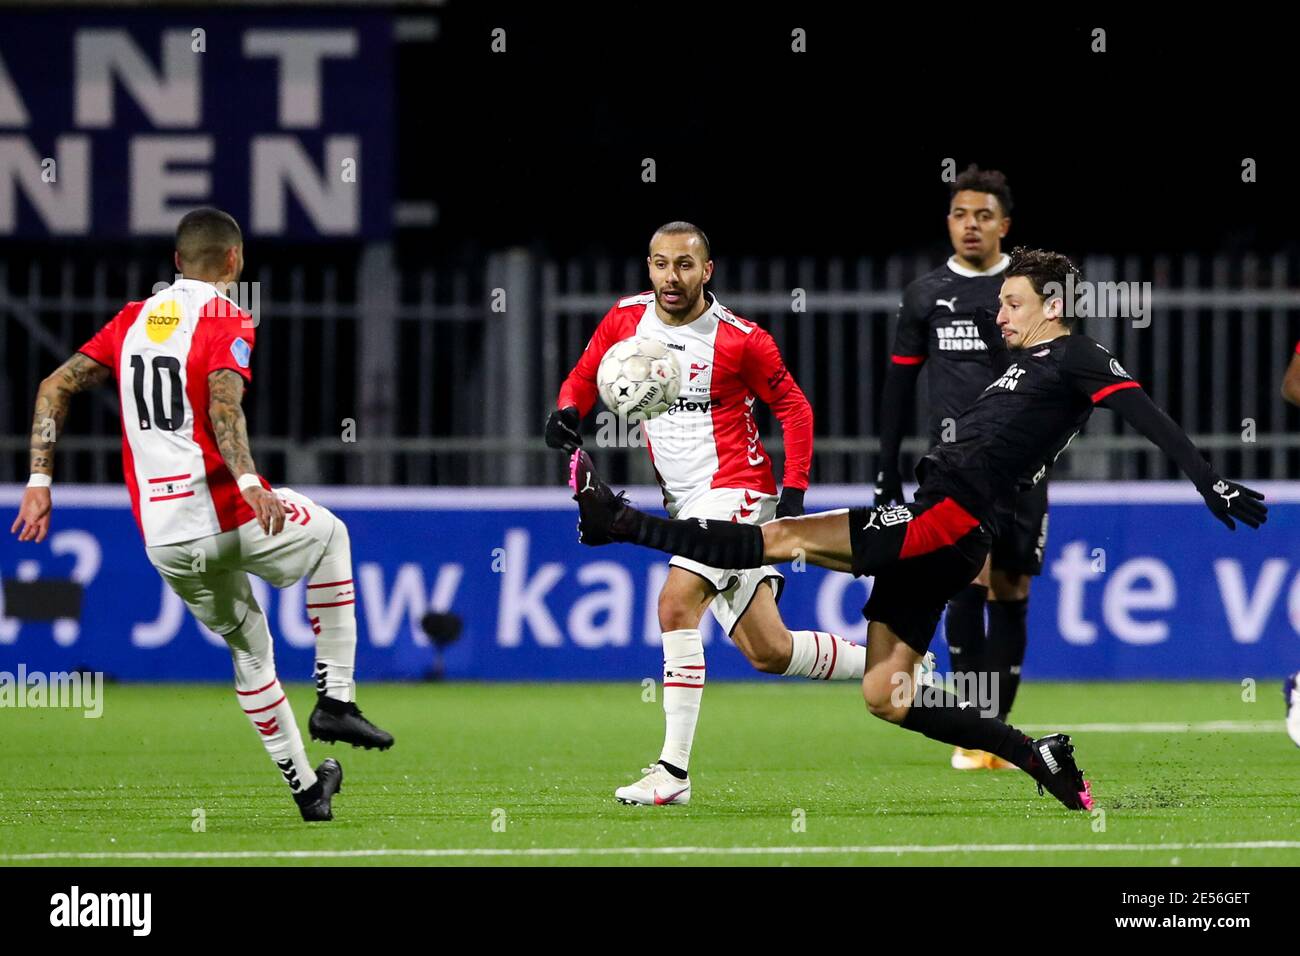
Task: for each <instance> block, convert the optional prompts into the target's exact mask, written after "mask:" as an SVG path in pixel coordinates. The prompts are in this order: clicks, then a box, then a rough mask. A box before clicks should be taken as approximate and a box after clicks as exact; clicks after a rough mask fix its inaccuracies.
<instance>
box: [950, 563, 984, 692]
mask: <svg viewBox="0 0 1300 956" xmlns="http://www.w3.org/2000/svg"><path fill="white" fill-rule="evenodd" d="M988 597H989V589H988V588H986V587H984V586H983V585H982V584H968V585H966V586H965V587H964V588H962V589H961V590H960V591H958V592H957V593H956V594H954V595H953V596H952V597H951V598H949V600H948V616H947V618H945V620H944V624H943V627H944V633H945V634H946V635H947V636H948V657H949V658H950V659H951V660H952V669H953V673H956V674H978V673H979V672H980V671H981V670H983V669H984V606H985V605H986V604H987V603H988Z"/></svg>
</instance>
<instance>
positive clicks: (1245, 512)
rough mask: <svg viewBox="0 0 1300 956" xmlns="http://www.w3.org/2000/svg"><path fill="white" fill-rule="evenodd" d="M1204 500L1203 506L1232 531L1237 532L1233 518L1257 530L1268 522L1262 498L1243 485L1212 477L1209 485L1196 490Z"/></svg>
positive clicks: (1266, 510) (1256, 492)
mask: <svg viewBox="0 0 1300 956" xmlns="http://www.w3.org/2000/svg"><path fill="white" fill-rule="evenodd" d="M1196 490H1197V491H1199V492H1200V493H1201V497H1202V498H1204V499H1205V504H1206V505H1207V506H1208V507H1209V509H1210V510H1211V511H1212V512H1214V517H1216V518H1218V519H1219V520H1220V521H1222V522H1223V523H1224V524H1226V525H1227V526H1228V528H1229V529H1230V530H1232V531H1236V530H1237V525H1236V523H1235V522H1234V521H1233V519H1234V518H1235V519H1236V520H1237V521H1240V522H1241V523H1242V524H1245V525H1249V526H1250V527H1252V528H1258V527H1259V526H1260V525H1262V524H1263V523H1264V522H1265V521H1267V520H1268V507H1267V506H1266V505H1265V504H1264V496H1263V495H1262V494H1260V493H1259V492H1258V491H1253V490H1251V489H1250V488H1247V487H1246V486H1245V485H1239V484H1237V483H1236V482H1235V481H1228V480H1226V479H1224V478H1220V477H1218V476H1217V475H1216V476H1214V480H1213V481H1212V482H1210V483H1209V484H1207V485H1205V486H1203V487H1198V488H1197V489H1196Z"/></svg>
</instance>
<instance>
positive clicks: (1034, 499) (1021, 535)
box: [993, 478, 1047, 577]
mask: <svg viewBox="0 0 1300 956" xmlns="http://www.w3.org/2000/svg"><path fill="white" fill-rule="evenodd" d="M1046 548H1047V479H1046V478H1044V479H1043V480H1042V481H1040V482H1039V483H1038V484H1036V485H1034V487H1032V488H1029V489H1027V490H1025V491H1022V492H1020V493H1019V494H1017V495H1016V498H1015V510H1014V513H1013V512H1012V510H1011V509H1010V508H1008V509H1007V510H1006V511H1005V512H1000V513H999V514H998V533H997V535H996V536H995V537H994V538H993V567H995V568H997V569H998V570H999V571H1006V572H1009V573H1011V574H1028V575H1031V576H1034V577H1037V576H1038V575H1039V574H1041V573H1042V571H1043V552H1044V551H1045V550H1046Z"/></svg>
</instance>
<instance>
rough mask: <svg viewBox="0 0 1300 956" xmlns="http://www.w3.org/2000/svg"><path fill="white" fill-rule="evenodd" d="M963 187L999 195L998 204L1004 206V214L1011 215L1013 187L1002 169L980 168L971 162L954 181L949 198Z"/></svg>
mask: <svg viewBox="0 0 1300 956" xmlns="http://www.w3.org/2000/svg"><path fill="white" fill-rule="evenodd" d="M963 189H969V190H971V191H972V192H977V193H991V194H992V195H994V196H996V197H997V200H998V205H999V206H1001V207H1002V215H1004V216H1009V215H1011V187H1010V186H1008V185H1007V177H1006V176H1005V175H1004V174H1003V173H1002V171H1001V170H997V169H980V168H979V167H978V166H977V165H975V164H974V163H971V164H970V165H969V166H967V167H966V169H965V170H964V171H963V172H962V173H961V174H960V175H959V176H958V177H957V179H956V180H955V181H954V182H953V184H952V188H951V189H950V190H949V193H948V198H949V200H951V199H952V197H953V196H955V195H957V194H958V193H959V192H961V191H962V190H963Z"/></svg>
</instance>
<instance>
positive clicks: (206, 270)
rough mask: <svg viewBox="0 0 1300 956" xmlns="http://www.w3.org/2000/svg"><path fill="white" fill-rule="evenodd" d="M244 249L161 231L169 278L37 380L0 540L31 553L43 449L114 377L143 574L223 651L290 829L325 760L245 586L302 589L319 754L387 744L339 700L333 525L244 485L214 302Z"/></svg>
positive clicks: (205, 217) (235, 351)
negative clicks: (24, 480) (282, 677)
mask: <svg viewBox="0 0 1300 956" xmlns="http://www.w3.org/2000/svg"><path fill="white" fill-rule="evenodd" d="M243 265H244V247H243V239H242V236H241V234H240V231H239V226H238V224H237V223H236V222H235V220H234V219H233V218H231V217H230V216H229V215H227V214H226V213H224V212H221V211H220V210H216V209H198V210H195V211H194V212H191V213H189V214H188V215H186V216H185V217H184V218H183V219H182V220H181V222H180V225H179V227H178V228H177V232H176V268H177V269H178V270H180V273H181V276H182V278H180V279H178V280H177V281H176V282H175V283H173V284H172V285H171V286H169V287H168V288H166V289H164V290H162V291H161V292H158V293H157V294H155V295H153V296H151V297H150V298H148V299H146V300H145V301H143V302H131V303H129V304H128V305H127V306H126V308H124V309H123V310H122V311H121V312H119V313H118V314H117V316H116V317H115V318H114V319H113V320H112V321H111V322H109V323H108V324H107V325H105V326H104V327H103V328H102V329H100V331H99V332H98V333H97V334H96V335H95V336H94V337H93V338H91V340H90V341H89V342H87V343H86V344H85V345H83V346H82V347H81V348H80V349H79V350H78V351H77V352H76V354H74V355H73V356H72V357H71V358H69V359H68V360H67V361H66V362H65V363H64V364H63V365H62V366H61V367H60V368H58V369H57V370H56V371H55V372H54V373H53V374H52V375H50V376H49V377H48V378H47V379H45V380H44V381H43V382H42V383H41V386H40V390H39V391H38V393H37V396H36V414H35V418H34V420H33V425H32V446H31V478H30V480H29V481H28V487H27V490H26V492H25V493H24V495H23V500H22V503H21V505H20V507H19V512H18V517H17V519H16V520H15V521H14V524H13V528H12V529H11V530H12V531H16V532H18V537H19V540H20V541H35V542H40V541H43V540H44V539H45V536H46V534H47V533H48V530H49V525H50V512H51V507H52V502H51V495H50V487H51V484H52V481H53V475H54V456H53V449H54V442H55V440H56V438H57V437H58V432H59V431H60V430H61V429H62V427H63V422H64V419H65V418H66V416H67V410H68V404H69V402H70V400H71V398H72V396H73V395H75V394H76V393H77V392H80V391H84V390H85V389H88V388H92V387H94V386H96V385H99V384H101V383H103V382H106V381H108V379H109V378H110V377H113V376H116V377H117V381H118V392H119V397H120V399H121V403H122V463H123V470H124V472H125V478H126V487H127V491H128V492H129V494H130V496H131V507H132V510H133V511H134V512H135V518H136V522H137V523H138V524H139V526H140V532H141V534H142V535H143V536H144V543H145V550H146V552H147V554H148V556H149V560H150V562H152V564H153V565H154V567H155V568H157V570H158V573H159V574H160V575H161V576H162V578H163V580H165V581H166V582H167V583H168V585H170V586H171V588H172V590H174V591H175V592H176V593H177V594H178V595H180V597H181V598H182V599H183V600H184V601H185V603H186V604H187V605H188V606H189V608H190V610H191V611H192V612H193V613H194V616H195V617H196V618H198V619H199V620H200V621H201V622H202V623H204V624H205V625H207V626H208V627H209V628H211V629H212V630H213V631H215V632H216V633H217V634H220V635H221V636H222V637H224V638H225V640H226V642H227V643H228V644H229V645H230V652H231V655H232V657H233V659H234V666H235V692H236V695H237V698H238V701H239V705H240V708H241V709H242V710H243V711H244V713H245V714H247V715H248V718H249V720H250V721H251V723H252V725H253V728H254V729H255V730H256V731H257V732H258V735H259V736H260V737H261V740H262V743H263V745H264V746H265V747H266V750H267V752H268V753H269V754H270V755H271V759H272V760H274V761H275V764H276V766H277V767H278V768H279V769H280V772H281V773H282V775H283V776H284V779H285V781H286V782H287V783H288V784H289V787H290V790H291V791H292V792H293V796H294V799H295V801H296V802H297V803H298V806H299V809H300V810H301V812H302V816H303V819H305V820H309V821H311V820H329V819H332V810H331V799H332V797H333V795H334V793H335V791H336V790H337V789H338V786H339V784H340V783H341V782H342V775H343V771H342V768H341V767H340V766H339V764H338V761H336V760H334V759H332V758H331V759H327V760H326V761H324V763H322V764H321V765H320V766H319V767H317V768H316V769H313V768H312V766H311V764H310V763H309V762H308V760H307V755H306V751H305V748H304V746H303V742H302V737H301V735H300V733H299V731H298V726H297V724H296V723H295V722H294V717H293V711H292V709H291V708H290V706H289V701H288V698H287V697H286V696H285V693H284V691H283V689H282V688H281V686H280V682H279V680H278V679H277V677H276V673H275V660H274V655H273V652H272V647H271V632H270V630H269V629H268V627H267V623H266V618H265V616H264V615H263V613H262V609H261V608H260V607H259V606H258V603H257V599H256V597H254V595H253V591H252V588H251V586H250V584H249V580H248V574H249V573H253V574H256V575H258V576H259V577H261V578H263V579H265V580H267V581H268V582H270V583H271V584H273V585H275V586H276V587H281V588H284V587H289V586H290V585H292V584H295V583H296V582H297V581H299V580H301V579H302V578H304V577H306V578H307V610H308V616H309V618H310V620H311V622H312V628H313V630H315V631H316V633H317V634H318V635H319V637H318V638H317V644H316V689H317V693H318V697H317V704H316V708H315V710H314V711H313V712H312V715H311V719H310V721H309V727H310V730H311V734H312V737H313V738H315V739H318V740H325V741H329V742H333V741H339V740H342V741H345V742H347V743H352V744H353V745H355V746H365V747H379V748H380V749H387V748H388V747H390V746H392V743H393V738H392V736H391V735H390V734H388V733H386V732H385V731H382V730H380V729H379V728H378V727H375V726H374V725H373V724H372V723H370V722H369V721H368V720H366V719H365V718H364V717H363V716H362V715H361V712H360V711H359V710H358V709H357V706H356V703H355V702H354V695H355V684H354V682H353V679H352V674H353V665H354V661H355V658H356V644H357V627H356V608H355V603H356V598H355V591H354V589H353V582H352V554H351V546H350V543H349V539H348V530H347V527H346V526H345V525H344V524H343V522H342V521H340V520H339V519H338V518H337V517H335V516H334V515H333V514H332V513H330V512H329V511H328V510H327V509H325V508H323V507H321V506H320V505H318V504H316V503H315V502H313V501H311V500H310V499H309V498H307V497H306V496H304V495H300V494H298V493H296V492H294V491H293V490H292V489H288V488H282V489H277V490H275V491H272V489H271V486H270V485H269V484H268V483H267V482H266V479H264V478H262V477H261V476H260V475H258V473H257V469H256V468H255V467H254V465H253V457H252V453H251V452H250V451H249V446H248V430H247V426H246V423H245V420H244V413H243V409H242V407H241V404H240V403H241V401H242V399H243V393H244V385H245V383H246V382H248V381H251V378H252V372H251V362H252V352H253V343H254V341H255V333H256V328H255V325H256V323H255V322H254V321H253V317H252V316H251V315H250V314H249V313H248V312H246V311H244V310H243V309H241V308H239V307H238V306H237V305H236V304H235V303H234V302H233V301H232V300H231V299H229V298H228V297H226V296H225V295H224V294H223V293H222V291H221V289H222V288H224V287H227V286H229V285H230V284H231V283H234V282H236V281H237V280H238V279H239V274H240V272H241V271H242V269H243Z"/></svg>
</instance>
